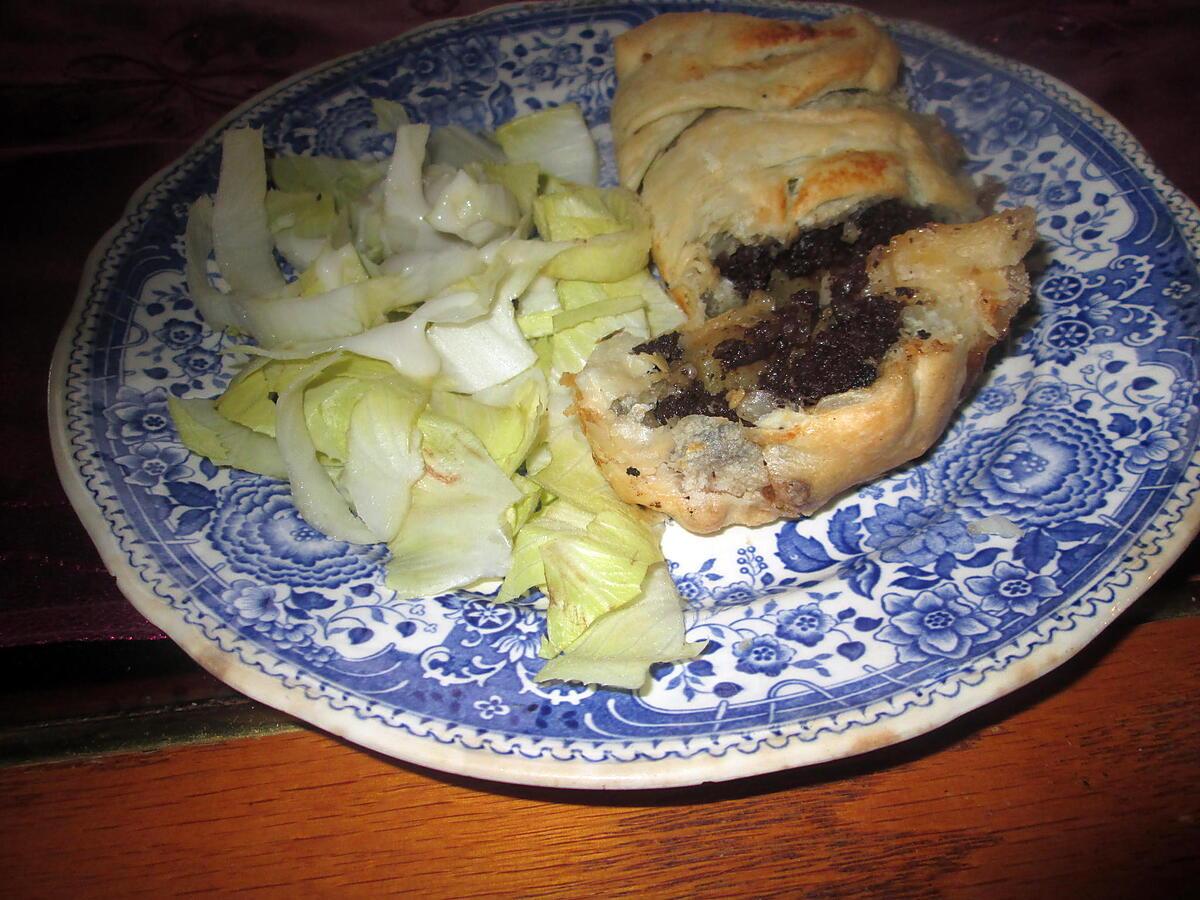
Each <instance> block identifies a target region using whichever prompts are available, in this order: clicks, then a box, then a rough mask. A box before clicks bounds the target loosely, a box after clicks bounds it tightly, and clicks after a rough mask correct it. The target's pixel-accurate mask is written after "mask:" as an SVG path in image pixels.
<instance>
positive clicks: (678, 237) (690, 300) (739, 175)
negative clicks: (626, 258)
mask: <svg viewBox="0 0 1200 900" xmlns="http://www.w3.org/2000/svg"><path fill="white" fill-rule="evenodd" d="M955 153H956V147H955V145H954V144H953V142H952V141H951V140H950V139H949V137H948V135H946V134H945V132H944V130H943V129H942V128H941V126H940V125H938V124H937V123H936V122H934V121H933V120H931V119H928V118H925V117H920V116H917V115H914V114H912V113H910V112H908V111H907V110H904V109H900V108H899V107H896V106H894V105H892V104H890V103H887V102H886V101H883V100H879V99H875V98H868V99H858V100H856V101H855V102H851V103H837V104H815V105H813V106H810V107H806V108H804V109H796V110H786V111H783V112H747V111H744V110H722V111H720V112H716V113H712V114H710V115H708V116H706V117H705V118H704V119H703V120H702V121H700V122H697V123H696V124H695V125H693V126H692V127H690V128H688V129H687V130H686V131H685V132H684V133H683V134H682V135H680V137H679V139H678V140H677V141H676V143H675V145H674V146H673V147H672V148H671V149H670V150H668V151H667V152H666V153H664V154H663V155H662V156H660V157H659V158H658V160H656V161H655V163H654V165H653V166H652V167H651V168H650V171H649V172H648V173H647V175H646V179H645V182H644V184H643V186H642V202H643V204H644V205H645V206H646V209H647V210H648V211H649V212H650V216H651V222H652V245H651V250H652V252H653V255H654V261H655V263H656V264H657V266H658V270H659V273H660V274H661V275H662V276H663V279H664V280H665V281H666V282H667V284H668V285H669V286H670V289H671V294H672V296H673V297H674V298H675V302H676V303H678V304H679V306H680V307H681V308H682V309H683V310H684V312H686V313H687V314H688V317H689V319H690V320H691V321H692V323H693V324H696V323H698V322H699V321H700V320H701V319H702V318H703V316H704V305H703V297H704V295H705V293H706V292H707V291H709V290H710V289H712V288H713V287H714V286H715V284H716V282H717V281H718V280H719V277H720V276H719V274H718V273H717V271H716V269H715V267H714V266H713V264H712V258H711V257H712V251H711V242H712V240H713V238H715V237H717V236H718V235H726V236H728V237H730V238H733V239H734V240H735V241H736V242H738V243H754V242H757V241H761V240H762V239H763V238H776V239H778V240H780V241H782V242H784V243H787V242H788V241H790V240H792V239H793V238H794V237H795V236H796V235H797V234H798V233H799V232H800V231H803V230H806V229H809V228H817V227H821V226H823V225H826V224H828V223H830V222H833V221H836V220H839V219H842V218H845V217H846V216H847V215H848V214H849V213H851V212H853V211H854V210H856V209H858V208H860V207H863V206H866V205H869V204H871V203H876V202H879V201H883V200H892V199H898V200H904V201H906V202H908V203H910V204H912V205H914V206H927V207H932V208H934V209H935V210H936V211H937V212H938V214H939V216H940V217H941V218H945V219H950V220H958V219H964V218H970V217H973V216H975V215H976V214H977V212H978V210H977V207H976V205H975V200H974V192H973V191H972V189H971V187H970V185H969V184H968V183H967V182H966V181H964V180H963V179H962V178H960V177H958V176H957V175H956V174H954V172H953V169H952V166H953V164H954V162H955V161H956V160H955V159H954V158H953V155H954V154H955Z"/></svg>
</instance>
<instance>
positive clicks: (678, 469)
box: [574, 208, 1036, 533]
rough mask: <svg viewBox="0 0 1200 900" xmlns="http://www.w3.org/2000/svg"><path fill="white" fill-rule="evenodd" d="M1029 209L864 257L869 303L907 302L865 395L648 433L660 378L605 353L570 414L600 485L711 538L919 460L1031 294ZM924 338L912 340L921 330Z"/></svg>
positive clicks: (925, 232)
mask: <svg viewBox="0 0 1200 900" xmlns="http://www.w3.org/2000/svg"><path fill="white" fill-rule="evenodd" d="M1035 236H1036V235H1035V231H1034V214H1033V210H1031V209H1028V208H1025V209H1018V210H1009V211H1006V212H1003V213H998V214H996V215H994V216H990V217H988V218H986V219H983V220H981V221H979V222H974V223H970V224H966V225H931V226H928V227H925V228H921V229H917V230H915V231H910V232H908V233H906V234H903V235H900V236H899V237H896V238H894V239H893V240H892V241H891V243H890V244H888V245H887V246H886V247H880V248H877V249H876V250H875V251H873V252H872V254H871V256H870V258H869V261H868V266H867V271H868V277H869V279H870V284H871V290H872V292H877V293H890V292H893V291H894V290H895V288H897V287H907V288H910V289H911V291H912V295H913V296H912V297H911V298H910V299H909V301H908V307H907V310H906V313H905V321H906V327H905V329H904V333H903V334H902V336H901V338H900V340H899V341H898V342H897V344H896V345H894V346H893V347H892V348H891V350H890V351H888V353H887V355H886V356H885V357H884V359H883V361H882V365H881V366H880V371H879V377H878V379H877V380H876V381H875V383H874V384H872V385H871V386H870V387H867V388H863V389H860V390H853V391H847V392H844V393H841V394H835V395H833V396H830V397H826V398H825V399H823V400H821V401H820V402H819V403H817V404H815V405H813V406H811V407H808V408H801V409H791V408H787V407H780V408H778V409H776V410H775V411H774V412H772V413H770V414H769V415H767V416H765V417H763V418H761V419H759V420H758V421H757V422H756V424H755V425H753V426H748V425H743V424H740V423H736V422H731V421H729V420H726V419H718V418H712V417H707V416H687V417H685V418H682V419H679V420H678V421H676V422H675V423H673V424H671V425H663V426H657V427H648V426H647V425H646V424H644V423H645V420H646V413H647V412H648V411H649V409H650V406H649V405H647V404H646V403H639V402H637V401H638V398H639V397H644V396H645V394H646V391H647V389H648V388H649V387H650V385H651V383H652V381H653V380H654V378H655V375H656V370H655V367H654V364H653V362H652V361H651V357H649V356H646V355H644V354H635V353H631V352H630V351H631V350H632V348H633V346H634V345H635V344H636V343H637V341H636V339H635V338H632V337H630V336H627V335H623V334H622V335H618V336H616V337H614V338H611V339H610V340H608V341H606V342H604V343H603V344H601V346H600V347H599V348H597V350H596V352H595V353H594V354H593V356H592V359H591V361H589V363H588V365H587V367H586V368H585V369H584V370H583V371H582V372H581V373H580V374H579V375H578V376H576V378H575V381H574V390H575V395H576V411H577V413H578V415H579V418H580V420H581V422H582V423H583V426H584V430H585V432H586V434H587V437H588V440H589V442H590V443H591V446H592V453H593V455H594V456H595V458H596V461H597V463H598V464H599V465H600V467H601V469H602V470H603V472H604V474H605V477H606V478H608V480H609V482H610V483H611V484H612V485H613V487H614V489H615V490H616V491H617V493H618V494H619V495H620V496H621V497H622V498H623V499H624V500H626V501H628V502H631V503H638V504H641V505H644V506H649V507H652V508H654V509H658V510H661V511H662V512H664V513H667V514H668V515H670V516H671V517H672V518H674V519H676V520H677V521H679V522H680V524H682V525H683V526H684V527H685V528H687V529H689V530H691V531H694V532H697V533H708V532H713V531H717V530H719V529H721V528H723V527H725V526H727V525H731V524H742V525H760V524H765V523H767V522H772V521H775V520H776V519H779V518H783V517H795V516H804V515H810V514H812V513H813V512H816V511H817V510H818V509H820V508H821V507H822V506H824V505H825V504H826V503H827V502H828V501H829V500H830V499H831V498H833V497H835V496H837V495H838V494H840V493H842V492H843V491H845V490H846V489H848V488H850V487H853V486H854V485H856V484H860V483H862V482H864V481H869V480H871V479H873V478H876V477H878V476H879V475H881V474H883V473H884V472H887V471H889V470H891V469H893V468H895V467H896V466H899V465H902V464H903V463H905V462H908V461H909V460H912V459H915V458H916V457H918V456H920V455H922V454H923V453H925V451H926V450H928V449H929V448H930V447H931V446H932V445H933V444H934V443H935V442H936V441H937V439H938V438H939V437H940V435H941V434H942V431H943V430H944V429H945V427H946V424H947V422H948V421H949V419H950V416H951V415H952V414H953V412H954V410H955V408H956V407H957V405H958V403H959V402H960V400H961V399H962V396H963V394H964V392H965V391H966V390H967V389H968V388H969V387H970V385H971V383H972V382H973V381H974V377H975V375H976V374H977V372H978V370H979V368H980V366H981V365H982V362H983V360H984V358H985V356H986V354H987V351H988V350H989V349H990V348H991V347H992V345H993V344H994V343H995V342H996V341H997V340H999V339H1000V338H1001V337H1003V336H1004V334H1005V333H1006V331H1007V329H1008V326H1009V322H1010V321H1011V319H1012V316H1013V314H1014V313H1015V312H1016V310H1017V309H1019V308H1020V306H1021V305H1022V304H1023V303H1024V302H1025V301H1026V299H1027V298H1028V295H1029V281H1028V277H1027V275H1026V273H1025V269H1024V266H1023V265H1022V264H1021V261H1022V259H1023V258H1024V256H1025V254H1026V253H1027V252H1028V251H1029V249H1030V247H1031V246H1032V244H1033V241H1034V238H1035ZM922 330H923V331H926V332H928V333H929V334H930V335H931V336H930V337H929V338H927V339H922V338H919V337H917V336H916V335H917V333H918V332H920V331H922Z"/></svg>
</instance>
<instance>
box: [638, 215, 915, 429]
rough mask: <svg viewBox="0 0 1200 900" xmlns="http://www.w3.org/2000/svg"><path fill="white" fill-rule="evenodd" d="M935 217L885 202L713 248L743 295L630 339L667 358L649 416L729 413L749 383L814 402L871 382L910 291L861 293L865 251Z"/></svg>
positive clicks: (777, 395) (784, 397) (797, 401)
mask: <svg viewBox="0 0 1200 900" xmlns="http://www.w3.org/2000/svg"><path fill="white" fill-rule="evenodd" d="M931 221H933V216H932V215H931V213H930V211H929V210H928V209H923V208H918V207H912V206H908V205H906V204H903V203H900V202H899V201H894V200H889V201H885V202H883V203H878V204H875V205H874V206H870V207H867V208H866V209H864V210H861V211H860V212H858V213H856V214H855V215H854V216H852V217H850V218H849V219H848V220H847V221H846V222H843V223H839V224H837V225H833V226H830V227H828V228H821V229H814V230H812V231H807V232H804V233H802V234H800V235H799V236H798V237H797V238H796V239H795V240H794V241H792V242H791V243H790V244H787V245H783V244H781V243H780V242H778V241H775V240H768V241H764V242H762V243H759V244H749V245H744V246H741V247H738V248H737V249H735V250H733V251H732V252H729V253H723V254H720V255H719V256H717V257H716V258H715V259H714V263H715V264H716V266H717V269H718V270H719V271H720V273H721V274H722V275H723V276H724V277H725V278H727V279H728V280H729V281H730V282H731V283H732V284H733V286H734V288H735V289H736V290H737V292H738V294H739V295H740V296H741V297H742V298H743V301H744V302H743V304H742V305H741V306H739V307H737V308H735V309H733V310H731V311H729V312H726V313H724V314H722V315H720V316H717V317H716V318H713V319H710V320H709V321H708V322H706V323H705V324H704V326H703V327H701V328H700V329H698V330H697V331H695V332H691V333H687V334H681V333H680V332H669V333H667V334H664V335H661V336H659V337H657V338H655V339H654V340H652V341H646V342H645V343H643V344H639V345H638V346H636V347H635V348H634V352H635V353H648V354H653V355H656V356H657V357H658V358H659V359H660V360H662V362H663V363H665V364H666V370H665V374H666V378H664V379H663V380H662V381H660V382H659V383H658V384H657V385H656V388H657V390H656V394H657V395H658V396H657V397H656V399H655V403H654V407H653V410H652V413H651V415H652V417H653V419H654V420H655V421H656V422H657V423H659V424H667V423H669V422H671V421H674V420H676V419H678V418H680V417H682V416H688V415H705V416H717V417H722V418H726V419H731V420H734V421H737V420H738V419H739V416H738V414H737V412H736V411H735V408H734V406H736V405H737V403H738V401H739V399H740V398H741V397H744V396H745V395H746V394H747V393H749V392H751V391H756V392H763V393H766V394H769V395H770V396H771V397H773V398H774V399H775V402H776V403H777V404H787V405H798V406H810V405H812V404H815V403H817V402H818V401H819V400H821V399H822V398H824V397H828V396H830V395H832V394H839V393H842V392H843V391H848V390H853V389H855V388H863V387H868V386H870V385H871V384H872V383H874V381H875V379H876V378H877V377H878V376H879V364H880V361H881V360H882V358H883V355H884V354H885V353H886V352H887V350H888V348H890V347H891V346H892V345H893V344H894V343H895V342H896V341H897V339H898V338H899V336H900V327H901V313H902V311H903V309H904V304H905V300H907V299H908V298H909V297H910V296H911V294H912V292H911V291H909V290H908V289H906V288H899V289H897V291H896V292H895V294H888V295H879V294H871V293H869V291H868V279H867V272H866V259H867V254H869V253H870V251H871V250H872V249H874V248H875V247H877V246H879V245H881V244H886V243H887V242H888V241H890V240H891V239H892V238H893V237H895V236H896V235H898V234H903V233H904V232H906V231H910V230H912V229H913V228H918V227H920V226H922V225H925V224H928V223H929V222H931ZM731 400H732V402H733V404H734V406H731V405H730V403H731Z"/></svg>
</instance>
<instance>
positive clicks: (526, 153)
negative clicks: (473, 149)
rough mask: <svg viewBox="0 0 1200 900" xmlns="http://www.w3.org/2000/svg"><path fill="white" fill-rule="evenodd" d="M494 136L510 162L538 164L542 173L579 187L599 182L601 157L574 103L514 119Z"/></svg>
mask: <svg viewBox="0 0 1200 900" xmlns="http://www.w3.org/2000/svg"><path fill="white" fill-rule="evenodd" d="M495 137H496V141H497V143H499V144H500V146H501V147H502V148H503V149H504V153H505V154H506V155H507V156H508V158H509V159H510V160H512V161H513V162H518V163H523V162H531V163H537V164H538V166H539V167H540V168H541V169H542V171H543V172H548V173H549V174H551V175H556V176H558V177H559V178H565V179H567V180H568V181H577V182H579V183H581V184H595V183H596V182H597V181H598V180H599V179H600V154H599V153H598V152H597V150H596V143H595V142H594V141H593V140H592V136H591V134H589V133H588V127H587V122H585V121H584V118H583V112H582V111H581V110H580V109H579V106H578V105H576V104H574V103H564V104H563V105H562V106H555V107H551V108H550V109H543V110H540V111H538V112H535V113H530V114H529V115H526V116H521V117H520V118H517V119H513V120H512V121H511V122H508V123H506V124H504V125H501V126H500V127H499V128H497V129H496V135H495Z"/></svg>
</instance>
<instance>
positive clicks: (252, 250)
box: [212, 128, 284, 296]
mask: <svg viewBox="0 0 1200 900" xmlns="http://www.w3.org/2000/svg"><path fill="white" fill-rule="evenodd" d="M266 197H267V164H266V158H265V156H264V154H263V142H262V132H261V131H259V130H257V129H254V128H236V129H232V130H230V131H227V132H225V137H224V139H223V140H222V142H221V177H220V180H219V182H218V183H217V195H216V199H215V201H214V203H213V216H212V229H213V247H214V249H215V251H216V256H217V268H218V269H220V271H221V277H222V278H224V279H225V281H226V283H227V284H228V285H229V287H230V288H231V289H232V290H233V291H234V292H235V293H244V294H250V295H255V296H256V295H259V294H269V293H272V292H274V291H277V290H279V289H280V288H282V287H283V285H284V280H283V274H282V273H281V272H280V271H279V266H278V265H276V263H275V255H274V252H273V250H274V243H273V242H272V240H271V230H270V228H269V227H268V224H267V206H266Z"/></svg>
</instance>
